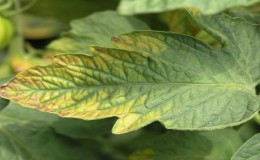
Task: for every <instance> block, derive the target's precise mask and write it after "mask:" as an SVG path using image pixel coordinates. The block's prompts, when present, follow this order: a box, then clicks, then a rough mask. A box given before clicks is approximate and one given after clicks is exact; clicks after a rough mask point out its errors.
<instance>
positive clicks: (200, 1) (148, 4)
mask: <svg viewBox="0 0 260 160" xmlns="http://www.w3.org/2000/svg"><path fill="white" fill-rule="evenodd" d="M257 2H259V0H249V1H244V0H218V1H208V0H197V1H193V0H185V1H183V0H174V1H173V0H163V1H162V0H121V2H120V4H119V7H118V12H119V13H121V14H140V13H153V12H162V11H168V10H173V9H179V8H196V9H198V10H200V12H202V13H204V14H214V13H217V12H220V11H222V10H225V9H227V8H231V7H235V6H241V5H242V6H249V5H252V4H254V3H257Z"/></svg>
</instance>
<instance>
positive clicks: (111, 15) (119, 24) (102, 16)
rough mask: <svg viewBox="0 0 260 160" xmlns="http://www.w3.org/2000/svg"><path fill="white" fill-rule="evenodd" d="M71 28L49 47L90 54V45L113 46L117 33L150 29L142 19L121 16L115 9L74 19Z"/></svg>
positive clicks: (50, 48)
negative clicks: (113, 39)
mask: <svg viewBox="0 0 260 160" xmlns="http://www.w3.org/2000/svg"><path fill="white" fill-rule="evenodd" d="M71 28H72V29H71V30H70V31H69V32H67V33H64V34H63V36H62V38H60V39H58V40H56V41H54V42H52V43H51V44H50V45H49V46H48V49H49V50H52V51H54V52H62V53H85V54H90V52H89V46H90V45H100V46H105V47H112V45H111V42H110V39H111V37H112V36H113V35H115V34H121V33H126V32H131V31H134V30H147V29H149V27H148V26H146V25H145V24H144V23H143V22H141V21H140V20H138V19H136V18H134V17H123V16H119V15H118V14H117V13H115V12H113V11H104V12H98V13H94V14H92V15H90V16H88V17H85V18H82V19H78V20H74V21H72V23H71Z"/></svg>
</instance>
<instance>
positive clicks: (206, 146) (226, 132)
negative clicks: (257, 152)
mask: <svg viewBox="0 0 260 160" xmlns="http://www.w3.org/2000/svg"><path fill="white" fill-rule="evenodd" d="M149 134H150V133H149ZM149 134H147V133H146V134H143V135H141V136H140V137H139V138H140V139H142V142H143V143H134V144H132V145H133V146H136V149H135V151H134V152H133V153H132V154H130V156H129V160H162V159H167V160H190V159H192V160H220V159H221V160H230V158H231V156H232V155H233V154H234V153H235V152H236V150H237V149H238V148H239V147H240V146H241V145H242V140H241V138H240V137H239V135H238V133H237V132H236V131H234V130H233V129H223V130H217V131H207V132H180V131H173V132H167V133H165V134H161V135H158V136H156V137H153V139H149V140H147V141H146V142H144V139H147V136H149ZM150 138H151V137H150ZM135 140H137V141H138V139H135ZM138 142H140V141H138ZM227 144H228V145H227Z"/></svg>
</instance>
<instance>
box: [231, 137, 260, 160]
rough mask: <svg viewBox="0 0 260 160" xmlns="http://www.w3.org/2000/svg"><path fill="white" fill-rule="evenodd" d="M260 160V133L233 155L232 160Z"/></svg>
mask: <svg viewBox="0 0 260 160" xmlns="http://www.w3.org/2000/svg"><path fill="white" fill-rule="evenodd" d="M259 158H260V133H258V134H256V135H255V136H254V137H252V138H250V139H249V140H248V141H246V143H245V144H243V145H242V146H241V147H240V148H239V149H238V151H237V152H236V153H235V154H234V155H233V157H232V158H231V160H249V159H250V160H257V159H259Z"/></svg>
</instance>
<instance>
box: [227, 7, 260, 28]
mask: <svg viewBox="0 0 260 160" xmlns="http://www.w3.org/2000/svg"><path fill="white" fill-rule="evenodd" d="M228 13H229V15H231V16H233V17H243V18H245V19H246V20H247V21H249V22H251V23H253V24H260V14H259V13H252V12H250V11H249V10H247V9H245V8H242V7H241V8H234V9H230V10H229V11H228Z"/></svg>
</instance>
